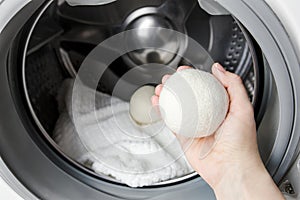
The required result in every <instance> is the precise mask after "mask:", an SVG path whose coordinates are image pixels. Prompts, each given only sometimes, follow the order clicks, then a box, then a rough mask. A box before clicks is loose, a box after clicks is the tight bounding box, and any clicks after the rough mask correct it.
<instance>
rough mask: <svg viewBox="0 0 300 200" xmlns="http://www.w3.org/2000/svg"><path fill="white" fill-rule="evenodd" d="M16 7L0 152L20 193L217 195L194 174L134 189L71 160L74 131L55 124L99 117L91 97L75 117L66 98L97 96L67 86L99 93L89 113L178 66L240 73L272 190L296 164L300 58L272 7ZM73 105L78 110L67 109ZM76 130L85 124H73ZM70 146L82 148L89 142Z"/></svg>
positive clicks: (5, 53)
mask: <svg viewBox="0 0 300 200" xmlns="http://www.w3.org/2000/svg"><path fill="white" fill-rule="evenodd" d="M14 2H15V3H12V2H8V1H4V3H3V5H1V4H0V10H1V13H3V11H2V10H3V7H4V6H6V7H7V8H10V9H12V8H14V9H15V12H12V13H15V14H14V15H13V16H10V17H6V19H7V20H6V22H8V23H4V22H1V21H0V22H1V23H3V24H5V26H3V27H4V28H3V30H2V32H0V48H1V53H0V62H1V65H0V66H1V68H0V70H1V72H0V76H1V78H0V82H1V83H0V88H1V98H0V109H1V114H0V135H1V140H0V150H1V151H0V153H1V158H2V160H3V163H2V164H1V166H2V168H6V169H7V170H8V171H9V173H7V174H11V175H12V176H11V177H14V178H15V183H16V184H17V183H18V184H19V186H18V188H19V193H20V194H21V195H23V197H25V198H29V199H32V198H41V199H164V200H167V199H184V198H188V199H214V198H215V197H214V194H213V192H212V190H211V188H210V187H209V186H208V185H207V184H206V183H205V181H204V180H203V179H202V178H201V177H199V176H198V175H197V174H196V173H195V172H192V171H189V172H186V173H184V174H181V175H180V176H176V177H173V178H171V179H170V180H164V181H160V182H159V181H158V182H157V183H155V184H151V185H147V186H144V187H137V188H135V187H130V186H128V185H127V184H124V183H123V182H122V181H118V180H117V179H115V178H113V177H111V176H108V175H105V173H97V171H95V169H94V168H93V167H91V163H90V162H88V161H87V160H84V161H82V160H80V159H79V158H78V157H76V156H74V155H70V152H66V148H65V146H63V147H62V145H61V144H60V139H59V137H57V135H56V134H57V130H58V129H59V130H60V133H63V132H64V131H65V132H68V131H69V130H70V129H72V128H74V127H71V128H70V124H69V127H67V125H68V124H66V123H65V124H63V126H59V128H57V127H58V125H57V123H59V119H61V117H62V115H69V117H70V116H71V115H72V114H73V117H74V113H75V118H76V114H77V115H78V113H80V114H81V115H82V116H85V115H88V114H89V112H92V110H87V109H85V108H83V107H84V103H89V102H87V101H85V102H79V103H78V102H77V103H78V107H77V108H78V110H76V109H77V108H74V107H72V105H71V104H70V105H67V104H68V103H66V102H65V99H66V96H68V95H69V97H70V98H71V99H70V102H71V103H75V104H76V98H78V99H81V100H82V99H85V95H87V96H88V94H85V95H82V96H79V97H78V95H77V97H76V89H75V90H72V89H71V90H67V89H66V86H65V85H67V83H70V82H71V83H72V84H74V85H75V86H76V83H77V82H78V84H79V83H80V84H82V83H83V84H84V85H85V87H86V89H87V90H91V91H93V92H92V93H91V95H90V96H91V99H88V100H89V101H91V102H92V105H93V106H94V107H92V109H95V108H96V109H97V106H98V107H99V105H97V103H95V94H96V98H97V95H99V94H101V95H104V96H105V97H109V96H110V95H112V96H114V98H116V99H117V100H116V99H115V101H116V102H117V103H119V104H122V103H124V104H125V105H127V102H128V101H129V99H130V96H131V95H132V93H133V92H134V91H135V90H136V89H137V88H138V87H140V86H142V85H145V84H150V85H155V84H159V82H160V79H161V77H162V75H163V74H166V73H172V72H174V71H175V70H176V68H177V67H178V66H180V65H190V66H192V67H194V68H199V69H201V70H206V71H209V70H210V66H211V64H212V63H213V62H214V61H218V62H219V63H221V64H222V65H223V66H224V67H225V68H226V69H227V70H229V71H231V72H234V73H236V74H238V75H240V76H241V77H242V79H243V82H244V85H245V87H246V89H247V92H248V95H249V100H250V101H251V102H252V104H253V107H254V109H255V119H256V123H257V136H258V143H259V149H260V153H261V157H262V159H263V161H264V163H265V165H266V167H267V169H268V171H269V173H270V174H271V175H272V177H273V179H274V180H275V182H277V183H279V182H280V181H281V180H282V178H283V176H284V174H285V173H286V171H287V169H288V168H289V167H290V165H291V164H292V163H293V161H294V160H295V156H296V155H297V152H298V149H297V145H298V143H299V134H300V132H299V131H298V130H300V129H299V127H298V126H299V120H298V121H297V119H299V117H300V116H298V115H299V112H298V113H297V112H296V110H298V107H297V102H299V101H298V100H299V89H300V83H299V81H300V72H299V57H297V53H296V51H295V48H294V46H293V45H294V44H293V42H292V41H291V37H288V35H287V33H286V31H285V29H284V27H283V26H282V23H280V22H279V21H278V18H277V17H276V15H275V14H274V12H272V10H271V9H270V7H269V6H268V5H267V4H266V3H265V2H264V1H255V2H254V1H238V0H234V1H233V0H230V1H229V0H218V1H209V0H200V1H195V0H188V1H180V0H176V1H175V0H153V1H147V0H133V1H100V0H99V1H97V0H95V1H90V0H89V1H76V0H66V1H60V0H58V1H43V0H33V1H14ZM8 5H9V6H8ZM1 6H3V7H1ZM253 8H255V9H253ZM12 10H13V9H12ZM17 11H18V12H17ZM4 12H5V10H4ZM8 15H9V13H8V14H7V16H8ZM0 28H1V27H0ZM72 84H71V85H72ZM62 88H63V89H62ZM72 91H75V95H74V94H73V96H72V94H71V96H70V94H69V93H70V92H72ZM104 93H105V94H104ZM62 99H63V100H62ZM85 100H86V99H85ZM93 101H94V103H93ZM110 103H111V105H112V104H113V103H112V102H108V104H110ZM117 103H116V104H117ZM70 106H71V107H72V108H70V110H69V111H70V112H69V113H68V112H67V113H62V110H63V109H65V108H68V107H70ZM62 107H64V108H62ZM100 107H101V106H100ZM80 108H81V109H82V110H80ZM76 111H78V112H76ZM113 112H114V110H113ZM82 116H81V117H82ZM83 118H84V117H83ZM77 119H78V117H77ZM84 119H86V118H84ZM70 123H71V124H72V123H74V124H75V125H74V126H76V120H75V122H74V121H72V122H70ZM98 123H99V124H101V123H102V121H98ZM80 127H81V125H78V126H77V127H76V128H80ZM81 128H82V127H81ZM113 128H115V127H109V126H108V127H106V129H104V131H105V132H107V133H109V131H112V130H114V129H113ZM74 137H75V136H74ZM76 137H78V136H76ZM80 139H82V138H80ZM92 139H93V138H92ZM79 141H80V140H79ZM64 142H65V145H66V143H68V141H64ZM69 142H70V144H69V147H70V148H71V149H73V150H74V151H78V149H80V148H82V146H85V145H86V143H85V142H84V141H83V142H82V141H81V142H82V143H83V144H79V143H80V142H78V145H81V147H77V146H76V145H75V143H74V142H73V143H72V139H70V140H69ZM93 142H95V141H93ZM108 142H109V141H108ZM96 143H97V142H96ZM107 145H112V144H110V143H108V144H107ZM85 147H86V146H85ZM86 148H87V149H88V150H89V147H86ZM103 152H104V151H103ZM98 153H99V152H98ZM101 153H102V151H101V152H100V154H101ZM21 185H22V187H21ZM20 188H21V189H20ZM25 188H26V189H25Z"/></svg>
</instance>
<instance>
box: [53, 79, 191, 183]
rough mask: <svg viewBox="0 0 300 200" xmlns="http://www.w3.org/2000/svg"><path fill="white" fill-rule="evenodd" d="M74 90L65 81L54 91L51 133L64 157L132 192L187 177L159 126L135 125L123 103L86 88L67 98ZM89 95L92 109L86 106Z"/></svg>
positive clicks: (173, 144) (177, 153) (171, 139)
mask: <svg viewBox="0 0 300 200" xmlns="http://www.w3.org/2000/svg"><path fill="white" fill-rule="evenodd" d="M73 85H74V80H71V79H68V80H66V81H65V82H64V84H63V86H62V88H61V90H60V92H59V95H58V103H59V110H60V113H61V114H60V117H59V119H58V121H57V123H56V127H55V130H54V134H53V137H54V140H55V141H56V142H57V144H58V145H59V146H60V147H61V149H62V150H63V151H64V152H65V153H66V154H67V155H68V156H70V157H71V158H73V159H74V160H77V161H78V162H80V163H82V164H88V165H89V166H90V168H91V169H92V170H94V171H95V172H96V173H99V174H105V175H109V176H112V177H114V178H115V179H117V180H119V181H121V182H123V183H125V184H127V185H129V186H131V187H142V186H147V185H153V184H155V183H158V182H161V181H166V180H170V179H172V178H175V177H180V176H183V175H186V174H188V173H191V172H192V168H191V167H190V165H189V164H188V163H187V162H186V159H185V157H184V155H183V152H182V150H181V147H180V145H179V143H178V142H177V140H176V138H175V136H174V135H173V134H172V133H171V131H169V130H168V129H167V128H166V127H165V126H164V124H163V122H162V121H160V122H157V123H155V124H152V125H149V126H145V127H142V126H138V125H136V124H135V123H134V122H133V120H131V118H130V115H129V104H128V102H125V101H122V100H120V99H118V98H116V97H111V96H109V95H107V94H103V93H100V92H94V91H93V90H91V89H90V88H88V87H85V86H80V87H79V88H78V90H77V93H78V94H79V95H78V96H77V97H78V98H76V99H72V92H73ZM92 95H94V96H95V103H94V104H92V103H90V102H91V99H90V97H91V96H92Z"/></svg>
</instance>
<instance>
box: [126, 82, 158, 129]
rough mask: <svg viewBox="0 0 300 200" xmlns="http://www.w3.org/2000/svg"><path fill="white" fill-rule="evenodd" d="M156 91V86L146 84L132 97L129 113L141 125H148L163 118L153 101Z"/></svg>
mask: <svg viewBox="0 0 300 200" xmlns="http://www.w3.org/2000/svg"><path fill="white" fill-rule="evenodd" d="M154 91H155V87H154V86H150V85H145V86H142V87H140V88H138V89H137V90H136V91H135V92H134V93H133V95H132V96H131V98H130V104H129V113H130V116H131V118H132V119H133V120H134V121H135V122H136V123H137V124H139V125H148V124H151V123H154V122H157V121H158V120H160V119H161V117H160V116H159V115H158V113H157V112H156V111H155V110H154V108H153V106H152V103H151V97H152V96H153V95H154V94H155V93H154Z"/></svg>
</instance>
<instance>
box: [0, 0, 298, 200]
mask: <svg viewBox="0 0 300 200" xmlns="http://www.w3.org/2000/svg"><path fill="white" fill-rule="evenodd" d="M48 3H49V2H48V1H44V0H32V1H22V0H19V1H14V2H12V1H8V0H6V1H5V0H4V1H1V2H0V11H1V16H3V18H2V19H4V20H2V21H1V20H0V23H1V24H0V31H1V32H0V49H1V52H0V63H1V64H0V66H1V68H0V85H1V87H0V88H1V95H2V98H1V99H0V113H1V114H0V136H1V140H0V155H1V158H2V159H1V165H0V166H1V173H2V176H3V177H4V179H5V180H6V181H7V182H9V183H10V185H11V186H12V187H13V188H14V189H15V190H16V191H17V192H18V193H19V194H20V195H21V196H22V197H23V198H25V199H35V198H36V199H108V200H109V199H116V200H117V199H153V200H154V199H164V200H168V199H170V200H171V199H185V198H188V199H195V200H196V199H214V198H215V197H214V194H213V191H212V190H211V188H210V187H209V186H208V185H207V184H206V183H205V182H204V181H203V179H201V178H200V177H194V178H191V179H190V180H186V181H182V182H177V183H175V184H169V185H165V186H161V187H160V186H156V187H149V188H137V189H134V188H130V187H127V186H124V185H122V184H115V183H112V182H109V181H106V180H102V179H99V178H98V177H95V176H91V175H88V174H86V173H84V172H83V171H82V170H80V169H79V168H76V167H74V166H70V163H69V162H68V160H66V159H64V158H62V157H61V156H59V155H58V154H57V152H54V151H53V149H52V148H51V147H50V146H49V144H47V143H46V142H44V141H41V140H42V138H39V137H32V135H31V133H33V132H35V131H34V129H35V127H34V126H30V125H28V124H30V123H29V121H30V119H27V118H24V117H21V116H22V115H21V114H20V111H21V112H22V111H23V112H25V110H24V108H23V107H22V106H18V105H21V103H20V101H22V98H21V97H19V98H16V97H14V96H13V95H12V90H14V87H17V85H18V83H15V82H13V83H11V81H10V80H9V78H8V77H9V76H8V75H9V73H12V72H11V71H10V70H9V68H8V66H9V63H10V62H13V61H14V57H13V55H11V52H10V50H11V45H12V44H13V41H14V40H15V39H16V37H17V35H18V33H19V31H20V30H21V29H22V28H23V27H24V25H25V24H26V22H27V20H29V18H31V17H32V16H36V17H37V16H38V13H39V11H40V10H42V9H43V7H44V6H45V5H47V4H48ZM199 3H200V5H201V7H202V8H203V9H205V10H206V11H207V12H208V13H211V14H217V15H220V14H228V13H231V14H233V15H234V16H235V17H236V18H237V19H238V20H239V21H240V22H241V23H242V24H243V25H244V27H245V28H246V29H247V30H248V31H249V32H250V34H251V35H252V36H253V37H254V38H255V40H256V41H257V43H258V44H259V45H260V48H261V49H262V52H263V53H264V57H265V60H266V61H267V62H266V63H265V64H266V65H269V66H270V67H269V69H270V71H271V73H272V75H273V79H274V80H273V81H274V82H275V83H276V94H277V96H276V94H274V93H272V91H271V92H270V97H269V98H270V99H269V106H267V108H266V111H265V112H266V113H265V114H264V117H263V119H262V122H261V124H262V125H261V126H260V127H259V128H258V137H259V139H260V141H264V142H265V141H266V138H264V137H265V134H263V133H265V132H272V133H273V134H271V135H268V137H273V138H275V139H274V142H273V143H272V144H268V143H266V144H264V145H261V152H262V157H264V156H265V157H266V159H265V160H266V161H265V163H266V166H267V168H268V170H269V172H270V174H271V175H272V176H273V178H274V180H275V181H276V182H277V183H278V184H280V183H281V185H280V187H281V188H282V190H283V191H284V192H287V193H292V192H291V190H288V189H291V187H292V191H293V192H294V194H293V195H291V198H296V196H297V194H299V192H300V191H299V190H300V188H299V181H300V179H297V177H298V178H299V173H300V169H299V168H300V167H299V158H298V160H297V155H298V152H299V139H300V131H299V130H300V128H299V125H300V120H299V117H300V112H299V105H298V104H299V103H298V102H300V101H299V100H300V68H299V60H300V59H299V58H300V39H299V36H298V35H297V30H299V28H298V29H297V27H296V28H295V25H293V24H292V21H293V20H292V19H293V18H297V16H298V18H299V14H297V13H296V14H294V15H291V18H289V17H286V15H285V12H289V10H291V9H292V8H294V7H297V6H298V7H299V4H300V3H297V2H296V1H290V2H288V1H287V2H286V4H289V5H290V6H291V7H285V8H286V9H287V10H284V9H282V8H283V7H278V6H277V5H278V4H276V1H274V2H273V1H270V2H265V1H254V0H239V1H237V0H217V1H210V0H205V1H204V0H203V1H201V0H199ZM221 5H222V6H221ZM4 8H7V10H10V12H5V10H4ZM2 10H4V11H2ZM298 27H300V26H298ZM20 43H21V41H20ZM20 50H22V49H20ZM274 87H275V86H274ZM274 87H273V88H274ZM270 90H271V89H270ZM274 90H275V89H274ZM272 95H274V96H272ZM260 137H261V138H260ZM263 152H268V154H267V155H264V154H263ZM289 170H290V171H289ZM287 172H289V173H288V174H287Z"/></svg>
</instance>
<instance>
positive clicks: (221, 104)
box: [159, 69, 229, 138]
mask: <svg viewBox="0 0 300 200" xmlns="http://www.w3.org/2000/svg"><path fill="white" fill-rule="evenodd" d="M228 104H229V100H228V95H227V92H226V90H225V88H224V87H223V85H222V84H221V83H220V82H219V81H218V80H217V79H216V78H215V77H214V76H213V75H212V74H210V73H208V72H204V71H200V70H196V69H185V70H181V71H178V72H176V73H175V74H173V75H172V76H171V77H170V78H169V79H168V80H167V81H166V83H165V84H164V87H163V89H162V91H161V94H160V97H159V106H160V111H161V114H162V118H163V120H164V121H165V123H166V126H167V127H168V128H170V129H171V130H172V131H173V132H175V133H177V134H180V135H183V136H186V137H190V138H198V137H205V136H209V135H211V134H213V133H214V132H215V131H216V130H217V128H218V127H219V126H220V125H221V123H222V122H223V120H224V118H225V117H226V114H227V110H228Z"/></svg>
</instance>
